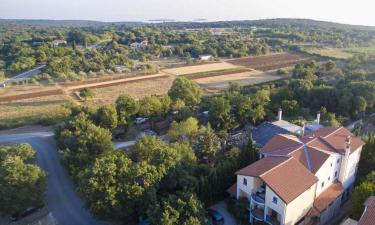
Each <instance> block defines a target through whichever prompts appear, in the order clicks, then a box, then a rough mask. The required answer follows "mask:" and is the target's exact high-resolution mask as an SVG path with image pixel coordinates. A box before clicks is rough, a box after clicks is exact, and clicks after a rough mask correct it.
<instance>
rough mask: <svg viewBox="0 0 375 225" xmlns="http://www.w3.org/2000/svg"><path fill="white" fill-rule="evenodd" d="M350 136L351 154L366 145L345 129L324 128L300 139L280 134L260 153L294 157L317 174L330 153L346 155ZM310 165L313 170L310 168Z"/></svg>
mask: <svg viewBox="0 0 375 225" xmlns="http://www.w3.org/2000/svg"><path fill="white" fill-rule="evenodd" d="M348 136H351V145H350V146H351V152H353V151H354V150H356V149H358V148H359V147H360V146H362V145H363V144H364V142H363V141H362V140H361V139H360V138H358V137H356V136H355V135H353V134H352V133H350V132H349V131H348V130H347V129H345V128H343V127H340V128H327V127H324V128H321V129H319V130H317V131H315V132H312V133H309V134H307V135H305V136H304V137H300V138H298V137H296V136H293V135H284V134H279V135H277V136H275V137H273V138H272V139H271V140H270V141H269V142H268V143H267V144H266V145H265V146H264V147H263V148H261V149H260V151H259V152H260V153H263V154H265V155H267V156H292V157H294V158H295V159H297V160H298V161H299V162H300V163H302V164H303V165H304V166H306V167H307V168H308V169H311V171H312V172H313V173H315V172H316V171H318V170H319V168H320V167H321V166H322V165H323V163H324V162H325V161H326V160H327V158H328V157H329V153H330V152H336V153H341V154H344V153H345V152H344V151H345V150H344V145H345V139H346V138H347V137H348ZM308 161H309V163H308ZM309 164H310V165H311V167H312V168H309Z"/></svg>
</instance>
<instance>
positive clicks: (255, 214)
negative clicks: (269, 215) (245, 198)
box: [250, 208, 264, 221]
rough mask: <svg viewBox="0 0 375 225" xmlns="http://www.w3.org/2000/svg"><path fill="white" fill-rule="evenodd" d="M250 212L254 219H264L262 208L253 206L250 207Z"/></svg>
mask: <svg viewBox="0 0 375 225" xmlns="http://www.w3.org/2000/svg"><path fill="white" fill-rule="evenodd" d="M250 212H251V216H252V217H253V218H254V219H255V220H258V221H263V220H264V210H263V209H259V208H255V209H252V210H251V211H250Z"/></svg>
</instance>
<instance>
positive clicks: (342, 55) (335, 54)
mask: <svg viewBox="0 0 375 225" xmlns="http://www.w3.org/2000/svg"><path fill="white" fill-rule="evenodd" d="M347 50H348V49H340V48H307V49H306V52H308V53H309V54H314V55H319V56H322V57H330V58H335V59H348V58H351V57H353V54H352V53H350V52H349V51H347Z"/></svg>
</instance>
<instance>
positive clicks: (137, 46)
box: [130, 40, 148, 49]
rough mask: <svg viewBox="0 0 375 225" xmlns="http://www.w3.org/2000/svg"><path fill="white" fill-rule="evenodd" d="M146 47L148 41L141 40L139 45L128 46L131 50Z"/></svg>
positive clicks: (137, 43)
mask: <svg viewBox="0 0 375 225" xmlns="http://www.w3.org/2000/svg"><path fill="white" fill-rule="evenodd" d="M147 46H148V41H147V40H143V41H141V42H140V43H139V42H134V43H131V44H130V48H131V49H138V48H146V47H147Z"/></svg>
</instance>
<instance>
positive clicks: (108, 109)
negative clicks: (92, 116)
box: [96, 105, 118, 130]
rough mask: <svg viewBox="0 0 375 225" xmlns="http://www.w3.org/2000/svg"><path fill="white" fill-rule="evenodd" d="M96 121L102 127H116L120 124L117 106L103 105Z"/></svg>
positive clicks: (109, 128)
mask: <svg viewBox="0 0 375 225" xmlns="http://www.w3.org/2000/svg"><path fill="white" fill-rule="evenodd" d="M96 122H97V124H98V125H99V126H100V127H102V128H106V129H108V130H113V129H115V128H116V127H117V125H118V121H117V113H116V108H115V107H113V106H112V105H104V106H101V107H100V108H99V109H98V112H97V114H96Z"/></svg>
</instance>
